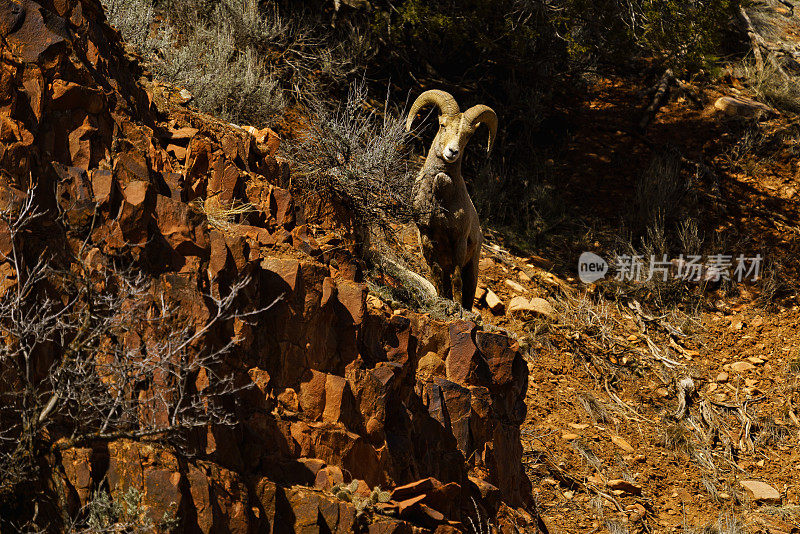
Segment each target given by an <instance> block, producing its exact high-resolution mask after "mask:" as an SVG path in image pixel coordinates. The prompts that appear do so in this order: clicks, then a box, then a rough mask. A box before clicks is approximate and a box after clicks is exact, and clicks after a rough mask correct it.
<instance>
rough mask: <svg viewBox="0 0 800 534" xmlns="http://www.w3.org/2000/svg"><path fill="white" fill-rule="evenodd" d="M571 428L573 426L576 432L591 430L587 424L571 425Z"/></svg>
mask: <svg viewBox="0 0 800 534" xmlns="http://www.w3.org/2000/svg"><path fill="white" fill-rule="evenodd" d="M569 426H571V427H572V428H574V429H575V430H586V429H587V428H589V425H587V424H586V423H570V424H569Z"/></svg>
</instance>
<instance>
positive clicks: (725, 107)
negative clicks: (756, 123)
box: [714, 96, 778, 117]
mask: <svg viewBox="0 0 800 534" xmlns="http://www.w3.org/2000/svg"><path fill="white" fill-rule="evenodd" d="M714 108H715V109H717V110H718V111H720V112H721V113H723V114H725V115H728V116H738V117H756V116H761V115H765V114H767V115H771V114H778V112H777V111H775V109H773V108H771V107H769V106H767V105H766V104H762V103H761V102H756V101H755V100H751V99H749V98H743V97H740V96H738V97H733V96H723V97H720V98H718V99H717V101H716V102H714Z"/></svg>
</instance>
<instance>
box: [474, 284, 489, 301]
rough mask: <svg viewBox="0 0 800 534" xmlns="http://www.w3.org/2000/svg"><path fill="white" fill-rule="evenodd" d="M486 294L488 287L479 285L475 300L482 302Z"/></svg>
mask: <svg viewBox="0 0 800 534" xmlns="http://www.w3.org/2000/svg"><path fill="white" fill-rule="evenodd" d="M485 296H486V288H485V287H479V288H478V289H476V290H475V302H481V301H482V300H483V298H484V297H485Z"/></svg>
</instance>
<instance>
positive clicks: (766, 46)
mask: <svg viewBox="0 0 800 534" xmlns="http://www.w3.org/2000/svg"><path fill="white" fill-rule="evenodd" d="M739 19H740V20H741V22H742V25H743V26H744V30H745V31H746V32H747V36H748V37H749V38H750V44H751V47H752V48H753V56H755V59H756V69H758V72H759V74H760V73H762V72H764V56H763V55H762V53H761V50H762V49H763V50H764V51H765V52H766V53H767V61H769V63H770V65H772V67H773V68H774V69H775V70H776V71H777V72H778V73H779V74H780V75H781V77H782V78H783V79H784V81H786V82H788V81H789V79H790V76H789V75H788V74H787V73H786V71H785V70H783V67H782V66H781V65H780V63H779V62H778V59H777V57H776V53H778V52H781V53H788V54H789V55H790V56H791V53H790V52H789V51H786V50H784V49H782V48H781V47H778V46H775V45H772V44H770V43H768V42H767V40H766V39H764V37H762V36H761V34H760V33H758V32H757V31H756V29H755V26H753V22H752V21H751V20H750V16H749V15H748V14H747V10H745V8H744V7H739Z"/></svg>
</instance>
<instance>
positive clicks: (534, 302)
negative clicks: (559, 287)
mask: <svg viewBox="0 0 800 534" xmlns="http://www.w3.org/2000/svg"><path fill="white" fill-rule="evenodd" d="M531 308H532V309H533V312H534V313H535V314H538V315H541V316H543V317H545V318H547V319H550V320H555V319H556V316H557V313H556V309H555V308H553V305H552V304H550V303H549V302H547V301H546V300H544V299H543V298H539V297H535V298H532V299H531Z"/></svg>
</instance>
